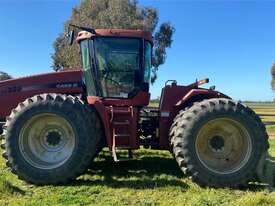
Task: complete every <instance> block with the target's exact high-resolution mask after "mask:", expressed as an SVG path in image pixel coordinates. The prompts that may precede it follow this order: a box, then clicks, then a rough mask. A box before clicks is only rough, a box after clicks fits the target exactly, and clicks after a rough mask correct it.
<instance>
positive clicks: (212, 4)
mask: <svg viewBox="0 0 275 206" xmlns="http://www.w3.org/2000/svg"><path fill="white" fill-rule="evenodd" d="M139 4H140V5H141V6H152V7H155V8H157V10H158V12H159V23H162V22H167V21H169V22H171V24H172V25H173V26H174V27H175V29H176V32H175V34H174V36H173V44H172V46H171V48H169V49H168V51H167V59H166V62H165V64H164V65H162V66H161V67H160V69H159V73H158V79H157V81H156V83H155V84H154V85H153V86H151V94H152V97H153V98H155V97H157V96H160V93H161V88H162V87H163V86H164V84H165V81H166V80H170V79H176V80H177V82H178V83H179V84H182V85H186V84H190V83H192V82H194V81H195V80H196V79H197V78H198V79H202V78H206V77H209V78H210V84H209V85H206V87H209V86H212V85H216V89H217V90H219V91H221V92H223V93H225V94H227V95H229V96H231V97H232V98H234V99H236V100H250V101H271V100H272V99H273V98H274V97H275V96H274V93H273V92H272V90H271V86H270V81H271V75H270V68H271V65H272V63H273V62H274V61H275V12H274V9H275V1H260V0H259V1H219V0H212V1H210V0H209V1H185V0H140V1H139ZM77 5H79V1H76V0H18V1H16V0H0V47H1V49H0V70H3V71H6V72H8V73H9V74H11V75H12V76H14V77H20V76H26V75H32V74H39V73H45V72H50V71H52V68H51V65H52V59H51V54H52V53H53V47H52V45H53V42H54V40H55V39H56V37H57V36H58V34H59V33H61V32H62V31H63V23H64V22H65V21H66V20H67V19H68V18H69V17H70V15H71V10H72V8H73V7H74V6H77Z"/></svg>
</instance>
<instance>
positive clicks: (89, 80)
mask: <svg viewBox="0 0 275 206" xmlns="http://www.w3.org/2000/svg"><path fill="white" fill-rule="evenodd" d="M80 48H81V58H82V59H81V60H82V69H83V76H84V84H85V85H86V89H87V95H88V96H95V95H96V90H95V85H94V80H93V76H92V71H91V59H90V53H89V40H84V41H82V42H81V43H80Z"/></svg>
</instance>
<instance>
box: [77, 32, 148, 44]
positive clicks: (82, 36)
mask: <svg viewBox="0 0 275 206" xmlns="http://www.w3.org/2000/svg"><path fill="white" fill-rule="evenodd" d="M97 36H101V37H130V38H131V37H134V38H135V37H136V38H143V39H145V40H147V41H150V42H151V43H153V38H152V34H151V32H148V31H143V30H131V29H96V30H95V34H93V33H91V32H88V31H80V32H79V33H78V35H77V38H76V41H77V42H78V43H79V42H80V41H81V40H84V39H89V38H93V37H97Z"/></svg>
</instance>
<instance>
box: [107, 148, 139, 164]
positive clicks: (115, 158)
mask: <svg viewBox="0 0 275 206" xmlns="http://www.w3.org/2000/svg"><path fill="white" fill-rule="evenodd" d="M116 149H125V148H123V147H118V148H115V149H113V150H112V155H113V158H114V162H127V161H132V160H135V159H134V158H133V152H132V150H131V149H128V158H120V159H118V158H117V154H116Z"/></svg>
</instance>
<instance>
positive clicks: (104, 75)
mask: <svg viewBox="0 0 275 206" xmlns="http://www.w3.org/2000/svg"><path fill="white" fill-rule="evenodd" d="M76 41H77V42H78V43H79V44H80V50H81V60H82V67H83V73H84V83H85V85H86V90H87V96H88V97H89V96H90V97H91V96H94V97H103V98H113V99H133V98H134V97H135V96H137V95H138V94H139V93H140V92H146V93H148V92H149V83H150V73H151V71H150V69H151V59H152V58H151V54H152V36H151V33H150V32H145V31H141V30H122V29H97V30H94V32H89V31H81V32H79V33H78V36H77V39H76Z"/></svg>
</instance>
